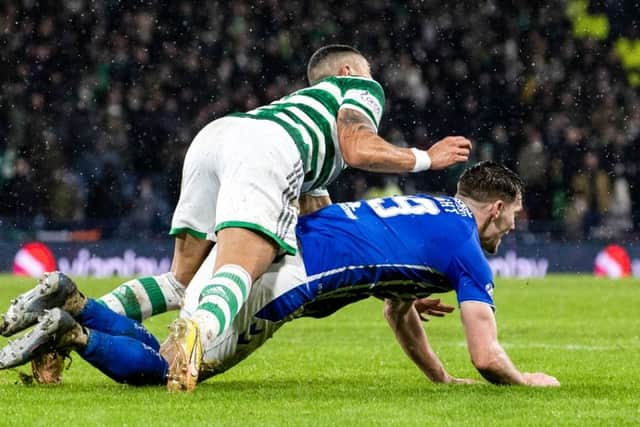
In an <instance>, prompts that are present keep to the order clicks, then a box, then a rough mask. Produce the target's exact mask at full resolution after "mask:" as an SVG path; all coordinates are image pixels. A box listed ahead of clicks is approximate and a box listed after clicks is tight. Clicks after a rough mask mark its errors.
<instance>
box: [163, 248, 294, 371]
mask: <svg viewBox="0 0 640 427" xmlns="http://www.w3.org/2000/svg"><path fill="white" fill-rule="evenodd" d="M216 251H217V247H216V248H214V250H213V251H212V252H211V254H210V255H209V256H208V257H207V259H206V260H205V262H204V263H203V265H202V268H201V270H199V271H198V272H197V274H196V275H195V277H194V279H193V280H192V282H191V283H190V284H189V287H188V289H187V292H186V294H185V303H184V306H183V308H182V310H181V312H180V317H182V318H186V319H188V318H190V317H191V316H192V315H193V313H194V312H195V311H196V310H197V309H198V306H199V305H200V301H199V299H200V295H201V293H202V291H203V290H204V288H206V287H207V286H209V281H210V279H209V274H208V273H207V272H208V271H211V270H212V268H213V265H214V262H215V259H216V255H217V253H216ZM304 283H306V272H305V268H304V263H303V261H302V258H301V256H300V254H297V255H295V256H286V257H282V259H280V260H279V261H278V262H276V263H273V264H271V265H270V267H269V269H268V270H267V272H266V273H265V274H263V275H262V276H261V277H260V278H259V279H258V280H257V281H256V282H255V283H254V285H253V286H252V287H251V290H250V291H249V296H248V297H247V301H246V302H245V304H244V305H243V307H242V308H241V309H240V311H239V312H238V314H237V316H236V318H235V319H234V321H233V324H232V325H231V326H230V327H229V328H228V329H226V331H225V332H224V333H223V334H221V335H219V336H218V337H217V338H216V339H214V340H212V341H211V340H205V342H206V344H205V345H203V348H202V365H201V366H200V370H199V377H198V381H204V380H206V379H207V378H210V377H212V376H214V375H217V374H220V373H222V372H225V371H226V370H228V369H230V368H232V367H233V366H235V365H237V364H238V363H240V362H241V361H242V360H244V359H245V358H246V357H248V356H249V355H251V354H252V353H253V352H254V351H255V350H257V349H258V348H260V347H261V346H262V345H263V344H264V343H265V342H266V341H267V340H268V339H269V338H271V336H272V335H273V334H274V333H275V331H276V330H277V329H278V328H280V326H282V325H283V324H284V323H285V322H286V321H287V320H289V319H290V318H291V313H292V312H294V311H296V310H297V309H298V308H299V307H300V306H301V305H302V304H301V303H295V302H294V303H293V304H291V301H293V300H295V298H294V299H291V298H289V297H287V296H286V295H290V294H289V291H291V290H292V289H296V288H298V287H299V286H301V285H303V284H304ZM283 296H284V298H282V297H283ZM282 299H284V300H286V301H287V302H289V305H288V306H287V307H286V309H284V310H281V309H280V307H281V305H282V304H281V302H280V301H281V300H282ZM302 301H303V302H304V301H306V300H302ZM274 306H277V308H276V309H273V307H274ZM265 308H266V309H267V310H268V311H269V315H268V317H269V318H270V320H268V319H265V318H263V314H260V315H258V313H261V311H262V310H264V309H265ZM276 312H278V313H280V314H282V316H280V317H278V316H277V315H274V313H276ZM202 332H203V333H206V326H205V327H204V328H203V331H202ZM172 346H175V343H172V342H171V340H170V339H168V340H167V341H165V342H164V343H163V344H162V347H161V350H160V352H161V353H163V354H166V355H165V358H166V359H167V360H173V358H172V357H170V356H169V354H175V352H176V350H175V348H172Z"/></svg>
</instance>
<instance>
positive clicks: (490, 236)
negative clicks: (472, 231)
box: [456, 161, 524, 253]
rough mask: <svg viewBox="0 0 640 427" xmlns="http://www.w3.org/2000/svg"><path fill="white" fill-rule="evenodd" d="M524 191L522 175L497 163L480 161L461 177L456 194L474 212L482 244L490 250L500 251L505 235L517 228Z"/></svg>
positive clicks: (493, 251)
mask: <svg viewBox="0 0 640 427" xmlns="http://www.w3.org/2000/svg"><path fill="white" fill-rule="evenodd" d="M523 192H524V185H523V182H522V179H521V178H520V176H518V174H517V173H515V172H513V171H512V170H511V169H509V168H507V167H506V166H503V165H500V164H498V163H495V162H490V161H487V162H480V163H477V164H475V165H474V166H471V167H470V168H469V169H467V170H465V171H464V173H463V174H462V176H460V179H459V180H458V192H457V193H456V197H457V198H460V199H462V200H463V201H465V203H466V204H467V205H468V206H469V208H470V209H471V210H472V211H473V214H474V216H475V218H476V223H477V224H478V233H479V235H480V243H481V244H482V248H483V249H484V250H486V251H487V252H489V253H496V252H497V250H498V246H499V245H500V241H501V240H502V236H504V235H505V234H507V233H508V232H509V231H511V230H513V229H514V228H515V216H516V214H517V213H518V212H520V211H521V210H522V194H523Z"/></svg>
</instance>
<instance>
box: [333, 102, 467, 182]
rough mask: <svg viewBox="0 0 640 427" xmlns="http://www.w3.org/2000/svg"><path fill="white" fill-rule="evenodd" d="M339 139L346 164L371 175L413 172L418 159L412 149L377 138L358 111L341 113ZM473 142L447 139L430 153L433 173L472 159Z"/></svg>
mask: <svg viewBox="0 0 640 427" xmlns="http://www.w3.org/2000/svg"><path fill="white" fill-rule="evenodd" d="M338 139H339V141H340V149H341V151H342V155H343V157H344V160H345V162H346V163H347V164H348V165H349V166H351V167H354V168H358V169H364V170H367V171H371V172H387V173H402V172H411V171H412V169H413V168H414V166H415V165H416V157H415V155H414V154H413V152H412V151H411V149H409V148H402V147H397V146H395V145H393V144H390V143H389V142H387V141H385V140H384V139H383V138H381V137H380V136H378V134H377V133H376V130H375V129H374V127H373V126H372V125H371V122H370V121H369V120H368V119H367V118H366V117H365V116H364V115H363V114H362V113H359V112H358V111H355V110H353V109H348V108H343V109H341V110H340V111H339V112H338ZM470 150H471V142H470V141H469V140H468V139H466V138H463V137H460V136H450V137H446V138H444V139H442V140H440V141H438V142H437V143H436V144H434V145H433V146H432V147H431V148H429V150H427V153H428V154H429V157H430V158H431V169H436V170H437V169H444V168H446V167H448V166H451V165H453V164H455V163H458V162H465V161H467V160H468V158H469V151H470Z"/></svg>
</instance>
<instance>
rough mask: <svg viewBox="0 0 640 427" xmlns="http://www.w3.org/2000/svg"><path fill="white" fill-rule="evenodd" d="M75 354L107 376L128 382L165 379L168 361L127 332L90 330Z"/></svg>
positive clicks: (163, 381) (141, 382)
mask: <svg viewBox="0 0 640 427" xmlns="http://www.w3.org/2000/svg"><path fill="white" fill-rule="evenodd" d="M78 354H79V355H80V356H81V357H82V358H83V359H84V360H86V361H87V362H89V363H90V364H91V365H92V366H94V367H96V368H98V369H99V370H100V371H102V372H103V373H104V374H105V375H107V376H108V377H109V378H111V379H113V380H115V381H117V382H119V383H126V384H131V385H160V384H165V383H166V382H167V378H166V377H167V372H168V370H169V364H168V363H167V361H166V360H164V358H163V357H162V356H160V353H158V352H157V351H156V350H154V349H152V348H151V347H149V346H148V345H146V344H145V343H143V342H141V341H138V340H135V339H133V338H130V337H127V336H114V335H108V334H106V333H103V332H100V331H96V330H91V331H89V342H88V343H87V346H86V347H84V348H83V349H80V350H78Z"/></svg>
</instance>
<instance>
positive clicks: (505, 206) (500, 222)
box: [480, 196, 522, 254]
mask: <svg viewBox="0 0 640 427" xmlns="http://www.w3.org/2000/svg"><path fill="white" fill-rule="evenodd" d="M494 209H495V212H494V214H493V216H492V217H491V220H490V221H491V222H490V223H489V224H488V226H487V227H486V228H485V229H484V231H483V232H482V234H481V236H480V244H481V245H482V249H484V250H485V251H487V252H489V253H490V254H495V253H496V252H498V246H500V242H501V241H502V237H503V236H504V235H506V234H508V233H509V232H510V231H511V230H513V229H515V228H516V215H517V214H518V213H519V212H520V211H521V210H522V197H520V196H518V197H516V199H515V200H514V201H513V202H511V203H504V202H500V203H496V204H495V205H494Z"/></svg>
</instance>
